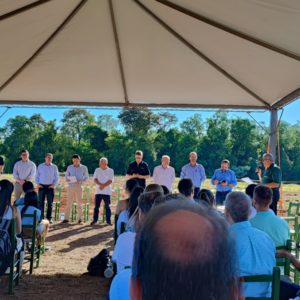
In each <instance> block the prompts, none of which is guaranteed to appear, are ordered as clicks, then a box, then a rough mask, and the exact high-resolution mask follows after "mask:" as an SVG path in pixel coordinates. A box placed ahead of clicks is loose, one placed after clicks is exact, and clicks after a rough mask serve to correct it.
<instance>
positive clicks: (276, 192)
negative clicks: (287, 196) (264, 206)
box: [270, 188, 280, 215]
mask: <svg viewBox="0 0 300 300" xmlns="http://www.w3.org/2000/svg"><path fill="white" fill-rule="evenodd" d="M272 191H273V200H272V203H271V205H270V208H271V209H272V210H273V211H274V213H275V215H277V203H278V201H279V199H280V191H279V188H275V189H272Z"/></svg>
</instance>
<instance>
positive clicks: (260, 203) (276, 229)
mask: <svg viewBox="0 0 300 300" xmlns="http://www.w3.org/2000/svg"><path fill="white" fill-rule="evenodd" d="M253 201H254V206H255V208H256V211H257V214H256V216H255V217H254V218H253V219H251V220H250V222H251V224H252V226H253V227H255V228H257V229H260V230H262V231H264V232H266V233H267V234H268V235H269V236H270V237H271V239H272V240H273V242H274V243H275V246H276V247H278V246H285V245H286V242H287V240H289V239H290V229H289V225H288V223H287V222H286V221H285V220H283V219H281V218H279V217H277V216H276V215H275V214H274V212H272V211H270V210H269V207H270V205H271V203H272V189H270V188H269V187H267V186H265V185H258V186H257V187H256V188H255V189H254V195H253Z"/></svg>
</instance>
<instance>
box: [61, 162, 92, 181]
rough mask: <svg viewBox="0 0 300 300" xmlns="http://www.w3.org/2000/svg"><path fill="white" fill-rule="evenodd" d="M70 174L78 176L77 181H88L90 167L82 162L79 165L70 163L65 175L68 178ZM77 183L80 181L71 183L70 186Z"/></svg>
mask: <svg viewBox="0 0 300 300" xmlns="http://www.w3.org/2000/svg"><path fill="white" fill-rule="evenodd" d="M70 176H74V177H76V179H77V181H86V180H88V178H89V171H88V168H87V167H86V166H84V165H82V164H80V165H79V166H78V167H74V165H70V166H68V168H67V171H66V175H65V177H66V178H67V179H68V177H70ZM75 185H78V183H69V186H75Z"/></svg>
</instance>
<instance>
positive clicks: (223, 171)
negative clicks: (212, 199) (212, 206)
mask: <svg viewBox="0 0 300 300" xmlns="http://www.w3.org/2000/svg"><path fill="white" fill-rule="evenodd" d="M229 165H230V162H229V160H228V159H224V160H222V162H221V168H220V169H217V170H215V173H214V175H213V177H212V178H211V183H212V184H213V185H215V186H216V190H217V192H216V202H217V205H223V203H224V201H225V199H226V196H227V194H228V193H230V192H231V191H232V188H233V187H234V186H236V185H237V180H236V177H235V174H234V172H233V171H232V170H230V169H229Z"/></svg>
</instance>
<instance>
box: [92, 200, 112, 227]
mask: <svg viewBox="0 0 300 300" xmlns="http://www.w3.org/2000/svg"><path fill="white" fill-rule="evenodd" d="M102 199H103V201H104V204H105V215H106V223H108V224H110V223H111V221H110V217H111V210H110V206H109V205H110V195H102V194H96V195H95V208H94V217H93V221H94V222H98V216H99V207H100V205H101V201H102Z"/></svg>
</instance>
